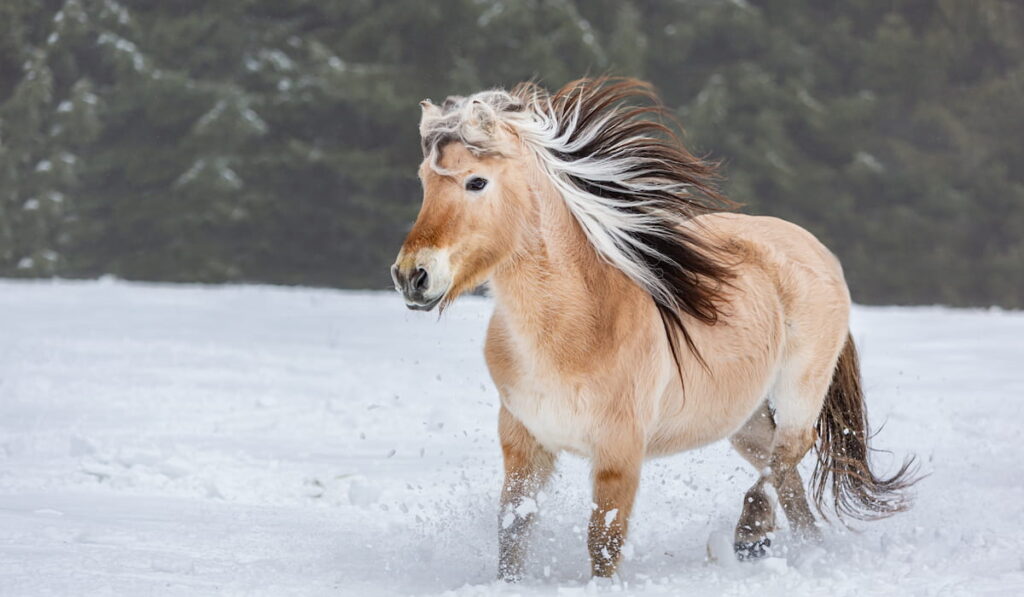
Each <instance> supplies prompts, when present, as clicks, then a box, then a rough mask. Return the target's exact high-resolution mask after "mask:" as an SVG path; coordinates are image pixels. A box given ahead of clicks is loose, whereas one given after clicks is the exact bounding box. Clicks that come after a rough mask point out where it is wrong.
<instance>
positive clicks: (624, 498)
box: [587, 434, 644, 577]
mask: <svg viewBox="0 0 1024 597" xmlns="http://www.w3.org/2000/svg"><path fill="white" fill-rule="evenodd" d="M643 456H644V447H643V442H642V441H641V440H640V439H639V434H637V435H636V436H633V435H631V434H627V438H623V437H621V436H619V437H618V441H616V442H614V443H609V445H607V446H604V447H603V449H601V450H599V451H598V453H597V454H595V457H594V510H593V512H592V513H591V516H590V525H589V527H588V536H587V548H588V549H589V551H590V568H591V573H592V574H593V575H594V576H603V577H609V576H612V575H613V574H615V569H616V568H617V567H618V565H619V560H620V559H621V558H622V546H623V544H624V543H625V541H626V533H627V531H628V529H629V515H630V512H632V510H633V500H634V498H636V490H637V487H638V486H639V484H640V467H641V464H642V463H643Z"/></svg>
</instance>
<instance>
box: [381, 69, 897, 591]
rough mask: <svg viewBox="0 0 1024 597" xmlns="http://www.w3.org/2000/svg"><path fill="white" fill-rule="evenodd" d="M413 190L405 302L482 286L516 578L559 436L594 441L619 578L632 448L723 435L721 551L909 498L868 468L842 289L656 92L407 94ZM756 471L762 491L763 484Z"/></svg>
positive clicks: (602, 531)
mask: <svg viewBox="0 0 1024 597" xmlns="http://www.w3.org/2000/svg"><path fill="white" fill-rule="evenodd" d="M420 106H421V107H422V115H421V119H420V124H419V132H420V137H421V145H422V150H423V156H424V159H423V162H422V163H421V165H420V167H419V172H418V173H419V178H420V180H421V182H422V186H423V202H422V206H421V209H420V212H419V215H418V217H417V219H416V221H415V223H414V224H413V226H412V228H411V230H410V232H409V233H408V236H407V238H406V239H405V242H404V244H403V245H402V247H401V250H400V252H399V254H398V258H397V260H396V262H395V264H394V265H393V266H392V268H391V274H392V277H393V280H394V283H395V287H396V289H397V290H398V291H399V292H401V293H402V294H403V296H404V300H405V303H406V306H407V307H408V308H410V309H415V310H424V311H429V310H432V309H434V308H435V307H437V308H439V312H440V311H443V310H444V309H445V308H446V307H447V306H448V305H450V304H451V303H452V302H453V301H455V300H456V298H457V297H458V296H459V295H461V294H463V293H465V292H466V291H469V290H473V289H475V288H477V287H478V286H481V285H482V284H484V283H488V284H489V287H490V292H491V293H492V294H493V303H494V312H493V315H492V317H491V319H490V322H489V325H488V329H487V337H486V341H485V346H484V353H485V357H486V362H487V367H488V370H489V373H490V376H491V378H492V379H493V381H494V384H495V386H496V388H497V391H498V394H499V395H500V410H499V413H498V434H499V437H500V444H501V451H502V455H503V458H504V483H503V485H502V489H501V498H500V508H499V515H498V520H499V524H498V527H499V531H498V533H499V538H498V548H499V549H498V551H499V553H498V576H499V578H502V579H505V580H508V581H516V580H518V579H520V578H521V577H522V576H523V574H524V568H525V560H526V541H527V539H528V537H529V534H530V529H531V527H532V526H533V524H534V522H535V518H536V514H537V507H536V502H535V497H536V494H537V493H538V492H539V491H540V490H541V489H542V488H543V487H544V485H545V483H546V482H547V481H548V479H549V477H550V476H551V474H552V471H553V470H554V467H555V463H556V458H557V455H558V454H559V453H561V452H563V451H565V452H570V453H575V454H578V455H581V456H583V457H585V458H588V459H590V461H591V464H592V480H593V509H592V514H591V517H590V523H589V525H588V529H587V547H588V550H589V554H590V561H591V572H592V574H593V575H594V576H598V577H607V576H612V575H614V574H615V573H616V570H617V566H618V564H619V562H620V560H621V556H622V550H623V544H624V541H625V538H626V534H627V529H628V524H629V517H630V511H631V509H632V507H633V502H634V497H635V495H636V492H637V488H638V485H639V481H640V470H641V466H642V464H643V462H644V460H645V459H647V458H651V457H657V456H665V455H670V454H674V453H678V452H681V451H685V450H690V449H694V448H697V447H700V446H704V445H706V444H709V443H712V442H715V441H718V440H721V439H724V438H729V440H730V442H731V443H732V445H733V446H734V448H735V449H736V451H737V452H739V454H740V455H741V456H742V457H743V458H744V459H746V460H747V461H748V462H750V464H752V465H753V466H754V468H755V470H756V471H757V473H758V478H757V481H756V482H755V483H754V485H753V486H752V487H751V488H750V490H749V491H747V492H746V495H745V496H744V497H743V502H742V503H743V506H742V513H741V515H740V519H739V522H738V523H737V525H736V529H735V542H734V548H735V553H736V557H738V558H739V559H741V560H750V559H756V558H759V557H762V556H765V555H767V554H769V553H770V552H771V539H772V537H773V532H774V530H775V528H776V519H775V501H777V502H778V503H779V504H781V508H782V511H783V512H784V513H785V516H786V518H787V519H788V521H789V524H790V528H791V529H792V532H793V535H794V536H795V537H796V538H798V539H801V540H802V539H807V540H815V539H820V535H821V530H820V529H819V526H818V525H819V523H818V522H816V519H815V515H814V513H813V512H812V510H811V507H810V504H809V501H808V497H807V492H806V491H805V489H804V483H803V480H802V479H801V475H800V472H799V471H798V470H797V464H798V463H799V462H800V461H801V460H802V459H803V457H804V456H805V454H806V453H807V452H808V451H809V450H810V449H811V448H812V446H813V447H816V455H817V457H816V461H815V467H814V472H813V476H812V479H811V482H810V485H809V489H810V490H811V491H812V492H813V497H814V503H815V505H816V509H817V511H818V513H819V515H821V516H822V517H823V518H828V519H830V517H828V515H827V513H826V512H825V506H826V505H827V504H826V502H828V501H830V500H829V498H828V497H827V496H829V495H830V496H831V502H832V504H831V509H832V510H833V511H834V513H836V514H838V518H840V519H841V520H844V521H845V520H846V519H847V518H850V517H852V518H859V519H865V520H871V519H875V518H881V517H885V516H888V515H891V514H894V513H896V512H900V511H902V510H905V509H906V508H907V507H908V506H909V503H910V497H909V495H908V493H907V491H905V490H906V489H908V488H909V487H910V486H911V485H912V484H913V483H914V482H915V481H916V479H915V478H913V470H912V469H913V467H912V464H913V458H912V457H911V458H908V459H906V460H905V461H904V462H903V464H902V466H901V467H900V468H899V469H898V470H897V471H896V472H895V473H894V474H892V475H891V476H888V477H885V476H879V475H878V474H877V473H876V472H875V471H874V470H873V469H872V467H871V465H870V463H869V451H870V450H871V448H870V447H869V445H868V440H869V437H870V435H871V434H870V432H869V428H868V420H867V414H866V410H865V405H864V395H863V391H862V387H861V382H860V371H859V365H858V361H857V351H856V347H855V346H854V341H853V338H852V337H851V335H850V331H849V315H850V304H851V301H850V294H849V290H848V288H847V285H846V282H845V280H844V277H843V272H842V268H841V266H840V263H839V261H838V259H837V258H836V257H835V256H833V254H832V253H831V252H830V251H829V250H828V249H826V248H825V247H824V246H823V245H822V244H821V243H820V242H819V241H818V240H817V239H816V238H815V237H814V236H812V235H811V234H810V233H809V232H807V231H806V230H804V229H803V228H801V227H799V226H797V225H795V224H792V223H789V222H786V221H783V220H780V219H776V218H771V217H761V216H750V215H743V214H740V213H737V212H736V210H735V204H733V203H732V202H731V201H730V200H729V199H727V198H726V197H725V196H724V195H723V194H722V193H721V192H720V191H719V190H718V188H719V181H720V176H719V175H718V165H717V164H716V163H713V162H711V161H709V160H707V159H706V158H701V157H696V156H695V155H693V154H692V153H690V152H689V151H688V150H687V149H686V148H685V147H684V146H683V144H682V142H681V141H680V135H679V134H678V133H677V132H676V131H677V128H678V127H677V126H676V125H675V122H674V120H673V119H672V118H671V116H670V114H668V112H667V111H666V109H665V108H664V107H663V105H662V104H661V102H660V100H659V98H658V96H657V94H656V93H655V91H654V90H653V88H652V87H651V86H650V85H649V84H647V83H644V82H642V81H638V80H635V79H628V78H612V77H600V78H584V79H580V80H577V81H574V82H572V83H569V84H567V85H566V86H564V87H562V88H561V89H559V90H558V91H557V92H555V93H551V92H549V91H547V90H546V89H544V88H543V87H541V86H540V85H538V84H536V83H533V82H529V83H521V84H519V85H517V86H516V87H514V88H513V89H512V90H511V91H505V90H502V89H491V90H486V91H481V92H478V93H475V94H473V95H470V96H468V97H462V96H452V97H449V98H448V99H447V100H445V101H444V103H443V104H442V105H440V106H438V105H435V104H434V103H432V102H431V101H430V100H424V101H422V102H420ZM766 485H771V486H772V487H774V490H775V494H776V497H775V499H774V500H773V499H772V497H771V496H770V494H769V492H767V491H766V489H767V487H766Z"/></svg>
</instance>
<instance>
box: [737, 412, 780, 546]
mask: <svg viewBox="0 0 1024 597" xmlns="http://www.w3.org/2000/svg"><path fill="white" fill-rule="evenodd" d="M774 438H775V421H774V420H773V419H772V414H771V412H770V411H769V410H768V403H767V402H765V403H764V404H762V405H761V407H760V408H758V409H757V410H756V411H754V414H753V415H752V416H751V417H750V419H749V420H748V421H747V422H746V424H744V426H743V427H742V428H741V429H740V430H739V431H738V432H736V434H734V435H733V436H732V437H731V438H730V440H729V441H730V442H732V445H733V448H735V449H736V451H737V452H739V453H740V455H741V456H743V458H744V459H746V461H747V462H749V463H750V464H752V465H753V466H754V468H755V469H757V472H758V475H759V476H758V479H757V482H756V483H754V485H753V486H752V487H751V488H750V489H749V490H747V493H746V494H745V495H744V496H743V512H742V513H741V514H740V520H739V522H738V523H737V524H736V532H735V535H734V538H735V539H734V540H735V543H734V549H735V550H736V556H737V557H738V558H739V559H741V560H747V559H751V558H759V557H762V556H764V555H766V554H767V549H768V547H770V546H771V539H770V538H769V537H768V534H769V533H771V532H774V531H775V507H774V505H773V504H772V501H771V499H770V498H769V497H768V495H767V494H766V493H765V491H764V484H765V481H766V478H765V476H764V472H765V470H766V467H768V464H769V462H770V460H771V454H772V443H773V442H774Z"/></svg>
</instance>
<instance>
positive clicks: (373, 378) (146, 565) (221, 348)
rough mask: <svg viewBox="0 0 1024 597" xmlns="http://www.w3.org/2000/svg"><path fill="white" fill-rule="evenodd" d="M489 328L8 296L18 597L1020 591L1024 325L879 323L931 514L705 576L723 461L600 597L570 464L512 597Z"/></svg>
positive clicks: (691, 489)
mask: <svg viewBox="0 0 1024 597" xmlns="http://www.w3.org/2000/svg"><path fill="white" fill-rule="evenodd" d="M488 311H489V304H488V302H487V301H486V300H484V299H467V300H464V301H463V302H462V303H461V304H459V305H457V306H456V307H455V308H454V309H452V310H451V311H450V312H449V313H448V314H446V316H445V317H444V319H442V320H441V321H440V322H438V321H437V318H436V316H435V315H432V314H417V313H410V312H407V311H406V310H405V308H404V307H403V306H402V304H401V301H400V300H399V299H398V297H397V296H394V295H392V294H375V293H346V292H335V291H323V290H307V289H280V288H266V287H220V288H206V287H194V286H157V285H136V284H126V283H114V282H88V283H69V282H60V283H52V282H43V283H38V282H37V283H23V282H0V595H4V596H7V595H16V596H21V595H75V596H77V595H117V596H127V595H190V596H191V595H233V594H246V595H248V594H259V595H291V594H295V595H357V596H374V595H392V594H394V595H409V594H417V595H421V594H422V595H436V594H448V595H489V594H495V593H497V594H502V595H517V594H522V595H576V594H590V593H602V594H604V593H609V594H623V593H625V594H638V595H639V594H642V595H682V594H686V595H719V594H730V595H822V594H830V595H858V596H860V595H866V594H922V595H932V594H936V595H946V594H949V595H958V594H963V595H972V594H1006V595H1012V594H1018V595H1019V594H1024V506H1022V504H1024V466H1022V464H1021V458H1022V457H1024V448H1022V447H1021V446H1022V443H1021V435H1022V433H1024V408H1022V399H1024V314H1022V313H1005V312H997V311H956V310H946V309H938V308H917V309H894V308H859V309H857V310H856V312H855V321H854V332H855V336H856V338H857V339H858V341H859V342H860V347H861V351H862V356H863V360H864V364H865V368H866V380H867V387H868V390H869V392H870V395H869V404H870V407H871V414H872V418H873V420H874V421H875V423H876V424H877V423H880V422H882V421H885V422H886V426H885V428H884V430H883V431H882V432H881V434H880V435H879V436H878V438H877V440H876V444H877V445H878V446H880V447H885V448H889V449H892V450H893V451H894V452H895V453H896V454H897V455H902V454H904V453H906V452H908V451H913V452H916V453H917V454H918V455H919V457H920V458H921V460H922V464H923V468H924V470H925V471H926V472H930V473H931V476H929V477H928V478H927V479H925V480H924V481H922V482H921V483H920V485H919V488H918V500H917V505H916V507H915V508H914V509H913V510H912V511H911V512H910V513H908V514H905V515H902V516H899V517H897V518H893V519H890V520H887V521H882V522H877V523H871V524H864V525H860V529H861V532H849V531H844V530H841V529H839V528H835V527H832V528H831V529H830V530H829V531H828V532H827V537H826V540H825V543H824V545H823V546H821V547H807V546H805V547H795V546H789V545H788V542H787V539H788V537H787V536H786V534H785V532H783V533H782V534H781V536H780V538H779V540H778V541H777V543H778V545H779V546H780V547H779V550H778V552H777V553H776V555H775V557H773V558H770V559H768V560H764V561H761V562H757V563H753V564H744V565H740V564H738V563H735V562H733V561H732V560H731V559H725V560H721V561H719V562H717V563H713V562H708V561H707V558H706V553H707V549H706V546H707V544H708V543H709V539H710V540H711V542H712V543H714V542H716V541H720V540H722V539H723V538H724V537H727V536H728V534H729V532H730V529H731V528H732V526H733V525H734V524H735V521H736V518H737V516H738V513H739V508H740V501H741V496H742V494H743V492H744V491H745V489H746V488H747V486H748V485H749V484H750V483H751V482H752V480H753V474H752V473H751V471H750V470H748V468H747V467H746V465H745V464H744V463H743V462H742V461H741V460H740V459H739V458H738V457H737V456H735V455H733V454H732V453H731V452H729V451H728V450H727V449H726V447H725V446H723V445H716V446H712V447H709V448H707V449H704V450H700V451H696V452H692V453H688V454H682V455H678V456H675V457H672V458H667V459H663V460H658V461H653V462H651V463H649V464H648V465H647V467H646V468H645V471H644V479H643V483H642V486H641V490H640V497H639V501H638V504H637V507H636V511H635V515H634V518H633V529H632V539H631V548H630V550H629V558H628V560H627V561H626V562H625V563H624V564H623V566H622V578H621V580H620V582H618V583H611V584H588V579H587V571H588V565H587V560H586V550H585V548H584V539H583V529H582V527H583V525H584V522H585V520H586V517H587V508H588V504H589V500H588V491H589V487H588V480H587V469H586V466H585V463H584V462H582V461H580V460H578V459H573V458H563V461H562V464H561V466H560V473H559V476H558V477H557V478H556V479H555V482H554V483H553V485H552V487H551V490H550V491H549V493H548V496H547V499H546V500H545V501H544V503H543V504H542V516H543V519H542V522H541V524H540V527H539V532H538V533H537V535H535V541H534V550H533V562H532V563H531V566H530V570H531V574H532V576H531V578H530V579H529V580H528V581H527V582H526V583H524V584H522V585H519V586H505V585H501V584H496V583H493V582H492V578H493V575H494V571H495V559H496V554H495V552H496V547H495V538H496V537H495V536H496V532H495V531H496V524H497V523H496V501H497V494H498V489H499V482H500V475H499V470H500V456H499V450H498V447H497V444H496V437H495V435H496V434H495V414H496V409H497V406H496V397H495V392H494V390H493V389H492V387H491V386H490V383H489V381H488V378H487V375H486V372H485V370H484V367H483V361H482V357H481V339H482V335H483V332H484V326H485V322H486V318H487V315H488ZM887 462H889V461H887V460H886V459H885V458H884V457H883V458H882V459H881V460H880V463H882V464H886V463H887Z"/></svg>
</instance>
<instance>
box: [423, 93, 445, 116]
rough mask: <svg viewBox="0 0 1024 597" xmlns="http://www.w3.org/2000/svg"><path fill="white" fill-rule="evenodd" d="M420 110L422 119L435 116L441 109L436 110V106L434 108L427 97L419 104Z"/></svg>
mask: <svg viewBox="0 0 1024 597" xmlns="http://www.w3.org/2000/svg"><path fill="white" fill-rule="evenodd" d="M420 108H423V113H422V116H423V117H426V116H436V115H437V114H439V113H440V112H441V108H438V107H437V106H435V105H434V102H432V101H430V98H429V97H428V98H427V99H425V100H423V101H422V102H420Z"/></svg>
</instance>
